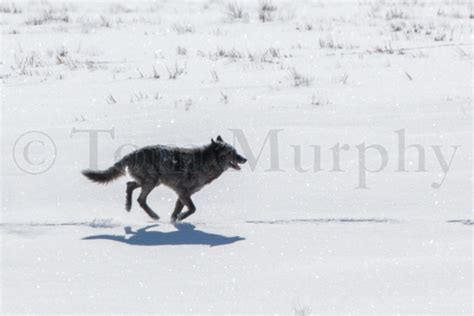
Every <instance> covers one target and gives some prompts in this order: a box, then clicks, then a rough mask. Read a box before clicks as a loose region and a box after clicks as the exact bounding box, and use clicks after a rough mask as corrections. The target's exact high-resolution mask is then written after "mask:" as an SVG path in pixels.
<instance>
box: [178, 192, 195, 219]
mask: <svg viewBox="0 0 474 316" xmlns="http://www.w3.org/2000/svg"><path fill="white" fill-rule="evenodd" d="M179 199H180V200H181V202H182V203H183V204H184V205H186V207H187V208H188V210H187V211H186V212H184V213H180V214H178V220H179V221H182V220H183V219H185V218H186V217H188V216H190V215H192V214H193V213H194V212H196V206H194V203H193V201H192V200H191V197H190V196H189V195H183V196H180V197H179Z"/></svg>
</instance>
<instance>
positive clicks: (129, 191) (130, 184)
mask: <svg viewBox="0 0 474 316" xmlns="http://www.w3.org/2000/svg"><path fill="white" fill-rule="evenodd" d="M139 186H140V185H139V184H138V183H137V182H135V181H129V182H127V195H126V198H125V209H126V210H127V211H128V212H130V210H131V209H132V193H133V191H134V190H135V189H136V188H138V187H139Z"/></svg>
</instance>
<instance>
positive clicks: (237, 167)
mask: <svg viewBox="0 0 474 316" xmlns="http://www.w3.org/2000/svg"><path fill="white" fill-rule="evenodd" d="M229 165H230V166H231V167H232V168H234V169H235V170H240V166H239V164H238V163H236V162H233V161H231V162H229Z"/></svg>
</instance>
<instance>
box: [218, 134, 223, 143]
mask: <svg viewBox="0 0 474 316" xmlns="http://www.w3.org/2000/svg"><path fill="white" fill-rule="evenodd" d="M216 139H217V140H218V141H220V142H223V141H224V140H223V139H222V137H221V135H219V136H217V138H216Z"/></svg>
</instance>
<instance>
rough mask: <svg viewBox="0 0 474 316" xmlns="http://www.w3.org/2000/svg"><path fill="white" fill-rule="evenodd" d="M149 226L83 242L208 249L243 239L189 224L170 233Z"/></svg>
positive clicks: (128, 228)
mask: <svg viewBox="0 0 474 316" xmlns="http://www.w3.org/2000/svg"><path fill="white" fill-rule="evenodd" d="M157 226H159V225H158V224H156V225H149V226H146V227H143V228H140V229H138V230H136V231H133V230H132V228H131V227H130V226H126V227H125V235H94V236H88V237H84V238H83V240H96V239H103V240H113V241H118V242H122V243H125V244H128V245H134V246H166V245H207V246H210V247H214V246H222V245H228V244H232V243H234V242H236V241H240V240H244V239H245V238H242V237H239V236H234V237H227V236H223V235H219V234H211V233H206V232H204V231H201V230H197V229H196V226H194V225H192V224H189V223H179V224H178V223H177V224H174V227H176V229H177V230H175V231H171V232H160V231H148V230H149V229H150V228H153V227H157Z"/></svg>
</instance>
